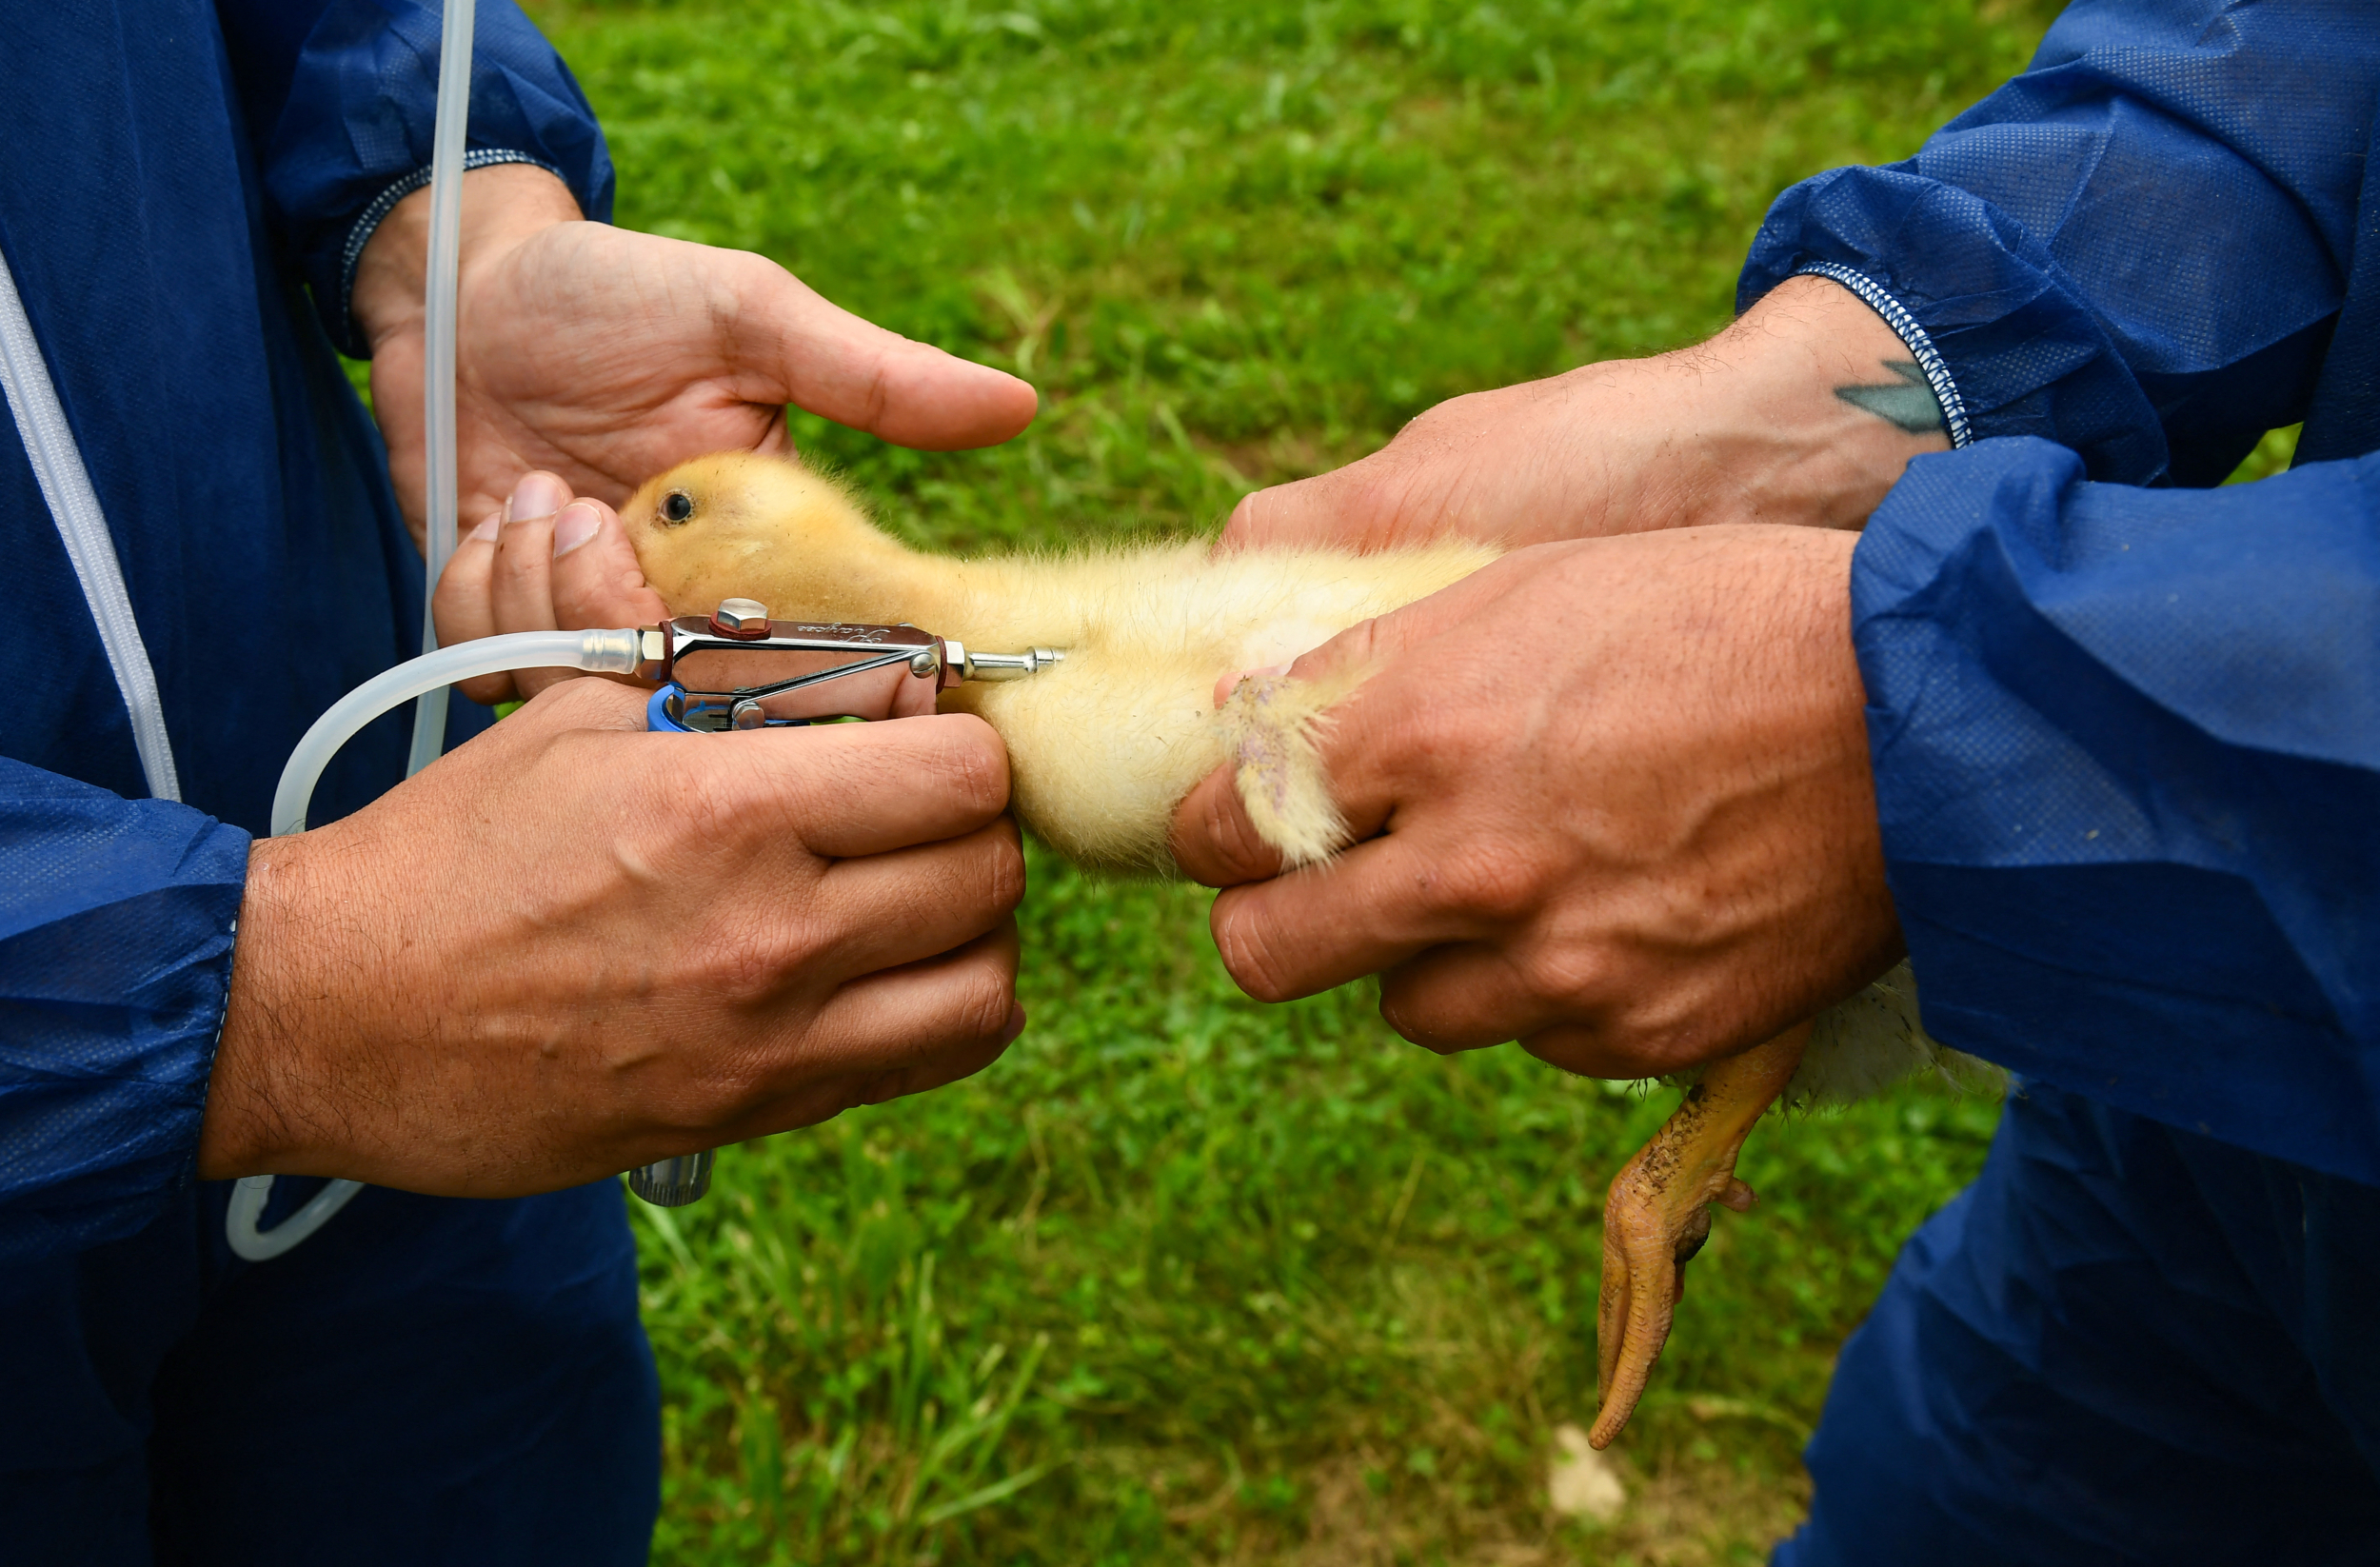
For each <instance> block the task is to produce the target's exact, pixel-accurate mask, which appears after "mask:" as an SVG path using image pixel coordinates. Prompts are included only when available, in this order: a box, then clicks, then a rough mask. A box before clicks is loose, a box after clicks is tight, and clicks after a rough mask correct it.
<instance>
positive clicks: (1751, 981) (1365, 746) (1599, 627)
mask: <svg viewBox="0 0 2380 1567" xmlns="http://www.w3.org/2000/svg"><path fill="white" fill-rule="evenodd" d="M1855 542H1856V541H1855V539H1854V537H1853V536H1852V535H1848V534H1843V533H1836V532H1827V531H1819V530H1814V529H1809V528H1798V527H1725V528H1716V527H1714V528H1696V529H1690V530H1680V531H1671V532H1662V533H1654V534H1646V535H1636V536H1631V537H1625V538H1616V539H1597V540H1587V541H1582V542H1578V543H1573V544H1561V545H1542V546H1539V547H1537V548H1534V549H1529V550H1525V551H1522V552H1519V553H1517V554H1515V555H1513V556H1510V557H1508V558H1506V559H1505V560H1503V561H1500V562H1498V563H1497V565H1492V566H1490V567H1488V568H1487V569H1486V570H1484V571H1482V572H1480V573H1479V574H1478V575H1477V576H1475V577H1473V578H1471V579H1470V580H1468V581H1466V582H1462V583H1458V584H1457V585H1455V586H1453V587H1451V588H1448V589H1446V590H1445V591H1444V592H1442V593H1439V594H1437V595H1435V596H1434V597H1432V598H1429V599H1425V600H1422V601H1421V602H1420V603H1418V604H1416V605H1411V606H1409V607H1407V608H1405V609H1403V610H1400V611H1398V613H1396V614H1394V615H1389V616H1385V617H1383V618H1382V619H1380V620H1378V621H1375V622H1370V623H1367V624H1366V625H1359V626H1357V627H1355V628H1354V629H1353V630H1350V631H1348V632H1347V633H1345V634H1344V635H1342V636H1340V637H1339V638H1338V639H1337V640H1335V641H1333V642H1332V643H1330V644H1328V645H1325V646H1323V647H1322V648H1320V649H1319V650H1317V651H1316V652H1314V653H1311V654H1308V655H1307V656H1306V658H1304V659H1302V660H1300V661H1299V664H1297V665H1296V666H1295V667H1294V668H1293V669H1292V671H1291V672H1292V673H1293V674H1297V675H1307V674H1311V673H1314V672H1316V671H1318V670H1319V669H1322V668H1326V667H1331V666H1334V665H1339V664H1357V665H1370V666H1374V667H1376V669H1377V673H1375V674H1374V675H1373V676H1372V677H1371V679H1370V680H1369V681H1367V682H1366V683H1365V684H1363V685H1362V686H1361V687H1360V688H1359V689H1358V691H1357V692H1356V694H1355V695H1354V696H1352V697H1350V698H1349V699H1348V700H1347V702H1346V703H1345V704H1342V705H1341V706H1340V707H1339V709H1337V710H1336V712H1335V715H1334V724H1333V725H1332V727H1331V728H1330V730H1329V731H1328V733H1327V736H1326V738H1325V740H1324V742H1323V760H1324V764H1325V765H1326V766H1327V767H1328V769H1329V772H1330V775H1331V778H1332V782H1333V787H1334V793H1335V795H1336V797H1337V799H1338V802H1339V806H1340V808H1341V809H1342V810H1343V811H1344V812H1345V814H1346V817H1347V820H1348V823H1349V824H1350V826H1351V827H1352V828H1353V830H1354V832H1355V835H1356V837H1357V838H1358V839H1359V842H1358V843H1356V844H1355V846H1354V847H1352V848H1350V849H1349V850H1348V851H1347V852H1346V853H1344V854H1343V855H1341V856H1339V858H1338V859H1337V860H1334V861H1332V862H1331V863H1327V864H1325V865H1321V866H1319V867H1316V868H1314V869H1310V870H1305V871H1300V872H1298V873H1295V874H1292V875H1289V876H1282V877H1279V879H1278V880H1273V881H1266V882H1262V883H1259V884H1257V885H1238V884H1237V883H1248V882H1252V881H1255V880H1256V879H1258V878H1262V877H1270V876H1274V875H1276V873H1277V872H1278V871H1279V860H1278V858H1277V857H1275V856H1274V855H1273V854H1272V853H1271V851H1269V850H1268V849H1266V848H1265V847H1264V846H1263V844H1262V843H1260V842H1259V840H1258V839H1257V837H1256V835H1255V832H1254V829H1253V828H1252V827H1251V826H1250V825H1249V823H1248V821H1247V817H1246V815H1245V813H1244V811H1243V809H1242V807H1241V806H1240V800H1239V796H1238V794H1237V792H1236V791H1235V790H1234V788H1233V787H1232V784H1231V776H1230V769H1229V768H1224V769H1221V770H1219V771H1218V772H1216V773H1215V774H1213V775H1212V776H1210V777H1209V778H1207V779H1206V780H1205V781H1204V782H1203V783H1201V784H1200V785H1199V786H1198V787H1197V788H1196V789H1195V790H1193V791H1192V793H1191V795H1190V797H1189V799H1188V800H1187V801H1185V802H1184V803H1183V804H1182V806H1181V809H1180V812H1179V813H1178V815H1177V816H1176V818H1175V823H1174V833H1173V847H1174V852H1175V854H1176V856H1177V858H1178V859H1179V860H1180V863H1181V865H1182V867H1183V868H1184V869H1185V870H1186V871H1188V872H1189V873H1190V874H1191V875H1192V876H1194V877H1196V878H1198V879H1199V880H1200V881H1202V882H1206V883H1209V884H1212V885H1219V886H1226V887H1230V888H1232V890H1229V891H1226V892H1224V893H1222V894H1221V895H1220V896H1219V897H1218V898H1217V899H1216V901H1215V909H1214V916H1213V923H1214V930H1215V941H1216V944H1217V946H1218V947H1219V948H1220V951H1221V953H1222V957H1223V962H1224V963H1225V965H1226V966H1227V967H1229V968H1230V970H1231V973H1232V977H1233V978H1234V979H1236V980H1238V981H1239V982H1240V984H1241V985H1242V986H1243V987H1244V988H1246V989H1247V990H1248V991H1249V993H1250V994H1252V995H1255V996H1258V997H1259V998H1261V999H1263V1000H1266V1001H1279V1000H1286V999H1288V998H1291V997H1295V996H1302V995H1307V994H1311V993H1312V992H1314V991H1318V990H1321V989H1323V988H1325V987H1327V986H1330V985H1334V984H1339V983H1341V982H1345V981H1348V980H1352V979H1356V978H1358V977H1359V976H1361V975H1365V974H1371V973H1376V972H1378V973H1380V974H1381V975H1382V981H1381V997H1380V1011H1381V1014H1382V1016H1383V1017H1385V1018H1386V1019H1387V1020H1388V1022H1389V1023H1390V1024H1391V1025H1392V1026H1394V1027H1395V1028H1396V1029H1397V1031H1398V1033H1400V1034H1402V1035H1404V1036H1405V1037H1406V1038H1407V1039H1410V1040H1413V1041H1416V1042H1418V1043H1420V1044H1425V1045H1429V1046H1431V1047H1432V1048H1435V1049H1439V1050H1459V1049H1468V1048H1472V1047H1475V1046H1479V1045H1488V1044H1495V1043H1497V1042H1500V1041H1505V1040H1511V1039H1518V1040H1519V1041H1521V1042H1522V1043H1523V1044H1524V1045H1525V1046H1526V1047H1527V1048H1528V1049H1530V1050H1531V1051H1532V1052H1534V1053H1535V1054H1537V1055H1538V1056H1541V1057H1543V1058H1544V1059H1546V1060H1547V1061H1553V1062H1555V1063H1556V1064H1557V1065H1561V1066H1565V1067H1569V1068H1571V1069H1573V1070H1576V1071H1580V1072H1586V1073H1589V1074H1592V1075H1595V1076H1598V1077H1639V1076H1644V1075H1648V1074H1655V1073H1661V1072H1667V1071H1672V1070H1676V1069H1677V1068H1681V1067H1685V1066H1689V1065H1692V1064H1694V1063H1696V1062H1698V1061H1707V1060H1710V1059H1712V1058H1714V1057H1716V1056H1721V1055H1725V1054H1728V1053H1729V1052H1731V1051H1735V1050H1738V1049H1742V1048H1744V1047H1745V1046H1748V1045H1751V1044H1754V1043H1755V1042H1757V1041H1761V1040H1765V1039H1768V1038H1770V1037H1771V1036H1773V1035H1775V1034H1776V1033H1778V1032H1779V1031H1781V1030H1782V1029H1784V1028H1786V1027H1787V1026H1788V1025H1790V1024H1792V1023H1794V1022H1799V1021H1800V1020H1802V1019H1804V1018H1807V1017H1810V1016H1811V1015H1813V1014H1814V1013H1815V1012H1817V1011H1818V1010H1819V1009H1820V1008H1821V1007H1823V1006H1825V1005H1827V1004H1829V1003H1831V1002H1835V1001H1838V1000H1840V999H1841V998H1843V997H1845V996H1847V995H1850V994H1851V993H1852V992H1853V991H1854V990H1856V989H1857V988H1858V987H1859V985H1861V984H1862V983H1864V982H1867V981H1869V980H1871V979H1873V978H1874V977H1875V976H1876V975H1878V974H1880V973H1882V972H1883V971H1884V970H1885V969H1886V968H1887V967H1889V966H1890V965H1891V963H1892V962H1893V961H1894V959H1895V957H1896V956H1897V955H1898V952H1899V942H1900V935H1899V927H1898V924H1897V922H1895V920H1894V914H1893V904H1892V900H1891V897H1890V895H1889V894H1888V893H1887V891H1886V889H1885V883H1884V856H1883V849H1882V844H1881V841H1880V838H1879V834H1878V831H1877V827H1876V818H1875V802H1874V785H1873V783H1872V781H1871V779H1870V776H1869V770H1868V746H1867V737H1866V734H1865V731H1864V727H1863V724H1862V713H1861V709H1862V704H1863V703H1864V700H1865V697H1864V693H1863V690H1862V687H1861V684H1860V679H1859V670H1858V666H1857V664H1856V662H1855V661H1854V656H1853V652H1852V642H1851V611H1850V568H1851V552H1852V547H1853V545H1854V543H1855Z"/></svg>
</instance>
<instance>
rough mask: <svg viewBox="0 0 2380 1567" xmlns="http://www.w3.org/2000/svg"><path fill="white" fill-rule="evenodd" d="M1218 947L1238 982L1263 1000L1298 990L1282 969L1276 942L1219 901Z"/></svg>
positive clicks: (1216, 916) (1290, 995)
mask: <svg viewBox="0 0 2380 1567" xmlns="http://www.w3.org/2000/svg"><path fill="white" fill-rule="evenodd" d="M1213 922H1214V931H1215V950H1216V952H1217V953H1218V954H1219V955H1220V957H1221V958H1222V960H1223V967H1224V968H1225V969H1226V970H1227V971H1229V973H1230V974H1231V977H1232V981H1233V982H1234V983H1236V984H1238V985H1239V986H1240V989H1242V990H1244V991H1246V992H1247V993H1248V994H1249V995H1251V996H1253V997H1255V998H1256V999H1257V1000H1258V1001H1259V1002H1285V1001H1289V1000H1292V999H1293V998H1294V996H1295V991H1294V989H1293V987H1292V986H1291V985H1290V983H1289V982H1288V977H1287V975H1286V974H1285V973H1284V972H1283V971H1282V968H1281V964H1280V960H1279V952H1278V951H1277V950H1276V948H1275V946H1274V944H1273V942H1271V941H1270V940H1269V939H1267V937H1266V936H1265V935H1264V934H1263V933H1262V932H1261V931H1260V930H1259V928H1258V927H1257V925H1256V922H1254V921H1253V920H1251V919H1249V918H1248V917H1247V916H1245V915H1242V914H1240V913H1237V912H1235V911H1228V910H1226V909H1225V908H1224V907H1223V900H1221V899H1220V898H1219V899H1217V900H1216V907H1215V914H1214V921H1213Z"/></svg>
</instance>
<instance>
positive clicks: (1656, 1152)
mask: <svg viewBox="0 0 2380 1567" xmlns="http://www.w3.org/2000/svg"><path fill="white" fill-rule="evenodd" d="M1809 1042H1810V1024H1808V1023H1803V1024H1802V1025H1801V1026H1799V1027H1797V1028H1793V1029H1789V1030H1787V1031H1786V1032H1785V1033H1782V1034H1779V1035H1778V1036H1777V1037H1776V1038H1775V1039H1773V1040H1771V1041H1768V1043H1766V1044H1762V1045H1757V1046H1755V1047H1754V1048H1753V1049H1750V1050H1747V1051H1745V1052H1744V1053H1743V1054H1742V1055H1740V1056H1731V1057H1729V1058H1728V1059H1727V1060H1725V1061H1714V1062H1713V1063H1712V1064H1711V1066H1710V1068H1709V1069H1708V1070H1706V1071H1705V1072H1704V1073H1703V1075H1702V1081H1700V1082H1697V1083H1696V1084H1695V1085H1694V1086H1693V1087H1692V1088H1690V1089H1688V1090H1687V1091H1686V1098H1685V1101H1684V1102H1682V1103H1680V1104H1679V1105H1678V1106H1677V1110H1676V1114H1674V1115H1672V1116H1671V1117H1670V1118H1669V1120H1668V1121H1665V1122H1663V1123H1662V1126H1661V1129H1660V1130H1659V1131H1658V1132H1656V1133H1654V1134H1653V1141H1650V1142H1647V1143H1646V1144H1645V1145H1644V1146H1643V1147H1642V1148H1640V1149H1638V1150H1637V1151H1636V1158H1634V1159H1632V1160H1629V1161H1628V1163H1627V1164H1626V1165H1625V1166H1624V1167H1623V1168H1622V1169H1621V1170H1620V1172H1619V1174H1618V1175H1616V1176H1615V1177H1613V1178H1612V1189H1611V1192H1610V1194H1609V1195H1608V1196H1607V1197H1605V1198H1604V1200H1603V1288H1602V1292H1601V1296H1600V1298H1599V1299H1598V1301H1597V1309H1596V1334H1595V1351H1596V1379H1595V1380H1596V1392H1597V1396H1598V1398H1599V1401H1600V1406H1601V1407H1600V1408H1598V1409H1597V1412H1596V1417H1595V1429H1594V1430H1592V1431H1590V1432H1589V1433H1588V1434H1587V1440H1588V1442H1589V1443H1590V1444H1591V1445H1593V1446H1595V1447H1597V1448H1602V1447H1609V1446H1610V1445H1611V1444H1612V1439H1613V1438H1615V1437H1617V1436H1618V1435H1619V1434H1620V1431H1621V1429H1622V1428H1623V1427H1625V1426H1626V1425H1627V1424H1628V1417H1629V1416H1630V1415H1632V1414H1634V1413H1636V1400H1637V1399H1638V1398H1642V1397H1643V1396H1644V1388H1645V1382H1646V1379H1649V1378H1650V1377H1651V1376H1652V1375H1653V1362H1654V1361H1655V1360H1656V1359H1660V1355H1661V1346H1662V1344H1664V1343H1666V1342H1667V1341H1668V1339H1669V1330H1670V1323H1671V1321H1672V1319H1674V1318H1675V1316H1676V1311H1677V1302H1678V1301H1679V1300H1680V1299H1683V1298H1684V1296H1685V1293H1686V1264H1687V1263H1688V1262H1690V1261H1692V1260H1694V1256H1695V1254H1696V1252H1698V1251H1700V1250H1701V1249H1702V1243H1703V1241H1704V1240H1708V1239H1709V1238H1710V1234H1711V1204H1712V1203H1714V1202H1716V1203H1718V1204H1720V1205H1721V1206H1723V1207H1728V1208H1733V1209H1735V1211H1736V1212H1737V1213H1742V1212H1743V1211H1745V1210H1746V1209H1748V1208H1750V1207H1751V1206H1752V1203H1753V1195H1752V1188H1751V1187H1749V1186H1747V1185H1745V1184H1744V1183H1743V1182H1742V1181H1740V1180H1736V1179H1735V1155H1736V1154H1737V1152H1738V1151H1740V1150H1741V1149H1742V1147H1743V1145H1744V1138H1745V1136H1746V1135H1747V1134H1749V1133H1750V1132H1751V1130H1752V1124H1753V1122H1754V1121H1758V1120H1759V1119H1760V1116H1761V1113H1762V1112H1763V1111H1765V1110H1767V1109H1768V1107H1769V1106H1770V1105H1771V1104H1772V1103H1774V1102H1775V1100H1776V1097H1777V1096H1778V1095H1779V1094H1781V1093H1783V1092H1784V1091H1785V1085H1786V1083H1788V1082H1789V1081H1792V1080H1793V1076H1794V1069H1795V1067H1797V1066H1799V1065H1800V1064H1801V1053H1802V1050H1803V1048H1804V1047H1805V1046H1807V1045H1808V1044H1809Z"/></svg>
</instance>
